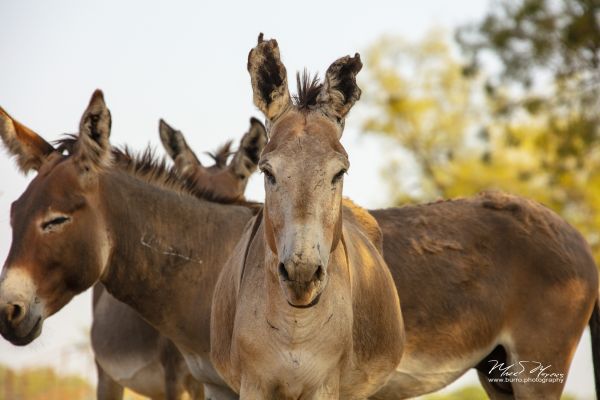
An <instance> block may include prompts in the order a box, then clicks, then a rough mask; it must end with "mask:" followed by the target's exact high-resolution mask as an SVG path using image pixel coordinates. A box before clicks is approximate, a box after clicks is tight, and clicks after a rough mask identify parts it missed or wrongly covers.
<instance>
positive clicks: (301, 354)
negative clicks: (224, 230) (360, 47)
mask: <svg viewBox="0 0 600 400" xmlns="http://www.w3.org/2000/svg"><path fill="white" fill-rule="evenodd" d="M361 67H362V64H361V61H360V57H359V56H358V54H357V55H356V56H355V57H343V58H340V59H339V60H337V61H335V62H334V63H333V64H332V65H331V66H330V67H329V69H328V70H327V74H326V78H325V84H324V85H323V87H322V90H321V91H319V92H318V93H312V92H311V93H302V94H300V96H299V99H298V101H297V102H295V103H294V102H292V99H291V96H290V94H289V91H288V85H287V74H286V69H285V67H284V65H283V64H282V63H281V60H280V59H279V49H278V46H277V42H276V41H275V40H269V41H263V40H262V35H261V36H260V37H259V40H258V45H257V46H256V47H255V48H254V49H252V50H251V52H250V55H249V56H248V71H249V72H250V77H251V80H252V88H253V91H254V103H255V104H256V106H258V108H259V109H260V110H261V111H262V112H263V113H264V114H265V116H266V117H267V123H268V126H269V142H268V143H267V146H266V147H265V149H264V151H263V153H262V155H261V158H260V162H259V167H260V169H261V171H262V172H263V173H264V175H265V192H266V197H265V206H264V209H263V211H262V212H261V213H260V214H259V216H257V217H256V218H255V220H254V222H253V223H252V224H251V225H249V226H248V228H247V229H246V232H245V234H244V236H243V238H242V240H240V242H239V243H238V245H237V247H236V249H235V251H234V252H233V255H232V257H231V258H230V259H229V261H228V262H227V264H226V266H225V267H224V268H223V271H222V272H221V276H220V278H219V281H218V283H217V287H216V288H215V291H214V297H213V309H212V318H211V356H212V360H213V363H214V365H215V367H216V368H217V370H218V371H219V373H220V374H221V375H222V376H223V378H224V379H225V380H226V381H227V383H228V384H229V385H230V386H231V387H232V388H233V389H234V390H235V391H236V392H238V393H239V394H240V399H242V400H248V399H349V400H350V399H366V398H367V397H368V396H370V395H371V394H373V393H375V392H376V391H377V389H379V388H380V387H381V386H382V385H383V384H384V383H385V382H386V380H387V378H388V377H389V376H390V374H391V373H392V372H393V371H394V370H395V368H396V366H397V365H398V363H399V362H400V358H401V356H402V349H403V342H404V329H403V325H402V314H401V312H400V303H399V300H398V294H397V291H396V288H395V287H394V283H393V280H392V277H391V274H390V272H389V270H388V268H387V266H386V264H385V262H384V261H383V258H382V256H381V253H380V251H381V247H380V246H381V234H380V232H379V228H378V227H377V224H376V223H375V221H374V220H373V219H372V218H371V217H369V216H368V214H367V213H366V212H364V210H362V209H360V208H358V207H356V206H345V205H344V203H345V202H343V201H342V187H343V178H344V174H345V173H346V171H347V169H348V168H349V162H348V156H347V155H346V151H345V150H344V148H343V146H342V145H341V143H340V141H339V140H340V137H341V136H342V132H343V127H344V118H345V117H346V115H347V114H348V112H349V111H350V109H351V108H352V106H353V105H354V102H355V101H356V100H357V99H358V98H359V96H360V89H359V88H358V86H357V85H356V80H355V79H356V78H355V77H356V74H357V73H358V71H360V69H361ZM312 96H316V98H317V100H316V104H314V105H313V104H312V101H311V100H310V99H311V98H312Z"/></svg>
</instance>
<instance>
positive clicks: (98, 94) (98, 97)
mask: <svg viewBox="0 0 600 400" xmlns="http://www.w3.org/2000/svg"><path fill="white" fill-rule="evenodd" d="M98 101H101V102H102V103H104V93H102V90H100V89H96V90H94V93H93V94H92V98H91V100H90V104H92V103H96V102H98Z"/></svg>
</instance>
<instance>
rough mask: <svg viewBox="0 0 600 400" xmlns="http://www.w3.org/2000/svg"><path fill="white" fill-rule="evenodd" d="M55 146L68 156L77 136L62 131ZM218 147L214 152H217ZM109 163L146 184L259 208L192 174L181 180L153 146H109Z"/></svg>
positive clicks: (212, 199)
mask: <svg viewBox="0 0 600 400" xmlns="http://www.w3.org/2000/svg"><path fill="white" fill-rule="evenodd" d="M55 145H56V148H57V150H58V151H59V152H60V153H64V152H66V153H67V154H66V156H67V157H69V156H71V155H72V154H73V152H74V151H75V149H76V146H77V135H73V134H66V135H65V136H64V137H63V138H61V139H59V140H57V141H56V142H55ZM223 147H225V146H223ZM222 149H223V148H222ZM222 149H220V150H222ZM220 150H219V152H218V153H220ZM112 166H113V167H114V168H117V169H119V170H121V171H124V172H126V173H128V174H129V175H132V176H135V177H136V178H138V179H141V180H143V181H145V182H147V183H149V184H152V185H156V186H158V187H161V188H163V189H166V190H173V191H177V192H181V193H187V194H189V195H192V196H194V197H197V198H200V199H204V200H206V201H210V202H213V203H221V204H237V205H242V206H246V207H249V208H251V209H254V210H255V211H256V210H258V208H260V205H259V204H258V203H254V202H249V201H246V200H244V199H240V198H237V197H236V198H229V197H225V196H220V195H218V194H216V193H215V192H214V191H212V190H211V189H210V188H206V187H202V186H201V185H199V184H198V182H196V180H195V179H194V178H193V177H188V178H183V179H182V178H181V177H180V176H179V175H178V174H177V173H176V172H175V170H174V169H173V167H171V166H169V165H168V164H167V161H166V159H165V158H164V157H159V156H157V155H156V154H155V151H154V149H153V148H151V147H150V146H148V147H147V148H146V149H145V150H144V151H143V152H141V153H135V152H133V151H132V150H131V149H129V148H128V147H127V146H124V147H123V148H117V147H113V148H112Z"/></svg>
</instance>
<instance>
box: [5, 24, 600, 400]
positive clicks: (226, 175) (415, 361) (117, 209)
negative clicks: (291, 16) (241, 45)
mask: <svg viewBox="0 0 600 400" xmlns="http://www.w3.org/2000/svg"><path fill="white" fill-rule="evenodd" d="M247 68H248V71H249V73H250V78H251V79H250V80H251V87H252V93H253V99H254V104H255V105H256V106H257V107H258V109H259V110H260V111H261V112H262V113H263V114H264V117H265V121H266V124H265V125H263V124H262V123H261V122H259V121H258V120H257V119H254V118H253V119H251V120H250V128H249V130H248V132H247V133H246V134H245V135H244V136H243V138H242V139H241V141H240V143H239V146H238V148H237V150H236V151H232V150H231V143H228V144H227V145H225V146H224V147H223V148H221V149H220V150H219V151H218V152H217V153H215V154H213V159H214V165H212V166H210V167H207V166H205V165H202V164H201V163H200V161H199V160H198V158H197V157H196V155H195V154H194V152H193V150H192V149H190V148H189V146H188V145H187V143H186V140H185V138H184V136H183V135H182V133H181V132H179V131H177V130H175V129H173V128H172V127H170V126H169V125H168V124H167V123H165V122H164V121H162V120H161V121H160V129H159V131H160V138H161V140H162V143H163V145H164V147H165V149H166V152H167V153H168V155H169V156H170V158H171V159H172V161H173V162H172V163H166V162H165V161H164V159H162V158H158V157H156V156H155V155H154V153H153V152H152V151H150V150H147V151H145V152H142V153H136V152H134V151H131V150H129V149H127V148H117V147H113V146H112V145H111V143H110V141H109V136H110V130H111V114H110V112H109V109H108V108H107V106H106V103H105V101H104V96H103V94H102V92H100V91H99V90H97V91H96V92H94V94H93V95H92V98H91V101H90V103H89V106H88V107H87V109H86V110H85V112H84V114H83V117H82V119H81V123H80V126H79V133H78V134H77V135H71V136H67V137H64V138H63V139H61V140H59V141H58V142H56V143H54V144H50V143H48V142H47V141H46V140H44V139H43V138H42V137H41V136H39V135H38V134H36V133H35V132H33V131H32V130H31V129H29V128H27V127H26V126H25V125H23V124H21V123H20V122H18V121H16V120H15V119H13V118H12V117H11V116H10V115H9V114H8V113H7V112H5V111H4V110H3V109H2V108H0V137H1V139H2V142H3V144H4V146H5V147H6V149H7V150H8V152H9V153H10V154H11V155H13V156H14V157H15V158H16V161H17V164H18V166H19V168H20V170H21V171H23V172H28V171H30V170H35V171H36V172H37V174H36V175H35V177H34V178H33V180H32V181H31V182H30V183H29V186H28V187H27V189H26V190H25V191H24V192H23V194H22V195H21V196H20V197H19V198H18V199H17V200H15V201H14V202H13V204H12V206H11V210H10V222H11V226H12V232H13V236H12V243H11V247H10V250H9V253H8V256H7V258H6V261H5V263H4V267H3V270H2V275H1V276H0V333H1V334H2V336H3V337H4V338H5V339H6V340H8V341H10V342H11V343H13V344H15V345H27V344H29V343H31V342H32V341H33V340H34V339H35V338H37V337H38V336H39V335H40V333H41V331H42V325H43V322H44V320H45V319H46V318H48V317H50V316H52V315H53V314H54V313H56V312H58V311H59V310H60V309H61V308H62V307H64V306H65V305H66V304H67V303H68V302H69V301H70V300H71V299H72V298H73V297H74V296H75V295H77V294H79V293H81V292H83V291H85V290H86V289H88V288H90V287H93V326H92V333H91V335H92V346H93V349H94V354H95V359H96V364H97V369H98V387H97V398H98V399H100V400H109V399H111V400H112V399H115V400H116V399H122V398H123V390H124V388H130V389H132V390H134V391H136V392H139V393H140V394H143V395H145V396H148V397H150V398H152V399H168V400H174V399H179V398H181V396H184V395H186V396H189V397H190V398H192V399H203V398H204V399H212V400H221V399H237V398H240V399H245V400H246V399H248V400H255V399H286V400H287V399H289V400H292V399H293V400H311V399H344V400H345V399H367V398H368V399H404V398H411V397H415V396H419V395H423V394H426V393H430V392H433V391H435V390H438V389H440V388H443V387H444V386H446V385H448V384H449V383H451V382H453V381H454V380H456V379H458V378H459V377H460V376H461V375H463V374H464V373H465V372H467V371H468V370H469V369H471V368H474V369H476V370H477V373H478V375H479V379H480V382H481V384H482V386H483V388H484V389H485V391H486V392H487V394H488V395H489V397H490V398H492V399H510V398H515V399H559V398H560V396H561V393H562V391H563V388H564V384H565V380H566V378H567V374H568V370H569V366H570V363H571V360H572V357H573V354H574V352H575V349H576V347H577V345H578V342H579V340H580V338H581V335H582V333H583V331H584V329H585V328H586V326H588V325H589V327H590V332H591V341H592V354H593V360H594V377H595V381H596V387H597V390H598V388H600V308H599V307H600V306H599V296H598V295H599V290H598V273H597V268H596V264H595V262H594V260H593V257H592V254H591V251H590V248H589V246H588V244H587V243H586V241H585V240H584V238H583V237H582V236H581V234H580V233H579V232H577V231H576V230H575V229H574V228H573V227H572V226H570V225H569V224H568V223H567V222H565V221H564V220H563V219H562V218H560V217H559V216H558V215H556V214H555V213H554V212H552V211H551V210H549V209H548V208H546V207H544V206H543V205H540V204H538V203H536V202H534V201H531V200H528V199H524V198H521V197H517V196H513V195H509V194H505V193H500V192H486V193H482V194H480V195H478V196H475V197H471V198H464V199H457V200H452V201H439V202H435V203H430V204H423V205H415V206H405V207H398V208H388V209H379V210H366V209H363V208H361V207H360V206H358V205H356V204H355V203H353V202H352V201H350V200H348V199H346V198H344V197H343V196H342V187H343V180H344V175H345V173H346V172H347V170H348V169H349V167H350V163H349V161H348V160H349V156H348V154H347V153H346V151H345V150H344V147H343V146H342V144H341V142H340V139H341V136H342V133H343V130H344V120H345V118H346V116H347V115H348V113H349V111H350V109H351V108H352V106H353V105H354V103H355V102H356V101H358V100H359V98H360V94H361V91H360V89H359V87H358V86H357V84H356V75H357V74H358V72H359V71H360V70H361V68H362V63H361V60H360V57H359V55H358V54H356V55H355V56H353V57H350V56H346V57H342V58H340V59H338V60H336V61H335V62H334V63H333V64H331V66H330V67H329V68H328V69H327V71H326V74H325V75H324V78H323V79H322V81H321V80H318V79H316V78H312V79H311V78H310V77H308V76H306V75H305V76H303V77H300V76H298V89H297V95H296V96H291V95H290V92H289V89H288V81H287V72H286V68H285V66H284V65H283V63H282V62H281V58H280V52H279V47H278V44H277V42H276V41H275V40H265V39H263V36H262V34H261V35H260V36H259V39H258V43H257V45H256V46H255V47H254V48H253V49H252V50H251V51H250V53H249V55H248V65H247ZM257 168H258V169H260V170H261V171H262V173H263V175H264V187H265V199H264V203H255V202H249V201H246V200H245V198H244V190H245V187H246V183H247V181H248V178H249V176H250V175H251V174H252V173H253V172H254V171H255V170H256V169H257ZM65 329H66V327H65Z"/></svg>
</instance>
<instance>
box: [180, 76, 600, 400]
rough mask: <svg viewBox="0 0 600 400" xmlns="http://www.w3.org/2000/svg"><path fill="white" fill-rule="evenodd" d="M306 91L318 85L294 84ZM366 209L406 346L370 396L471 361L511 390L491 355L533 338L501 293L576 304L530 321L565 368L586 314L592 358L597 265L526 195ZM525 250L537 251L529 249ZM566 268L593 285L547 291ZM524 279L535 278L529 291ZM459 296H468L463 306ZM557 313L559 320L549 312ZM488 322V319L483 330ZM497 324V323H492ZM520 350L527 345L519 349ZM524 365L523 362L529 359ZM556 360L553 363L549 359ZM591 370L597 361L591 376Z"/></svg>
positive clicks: (502, 355)
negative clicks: (379, 240)
mask: <svg viewBox="0 0 600 400" xmlns="http://www.w3.org/2000/svg"><path fill="white" fill-rule="evenodd" d="M302 82H308V80H306V79H303V80H302ZM308 90H316V89H309V88H303V89H301V90H300V91H303V92H307V91H308ZM198 167H199V166H198ZM190 168H195V167H194V166H190ZM369 212H370V214H371V215H372V216H373V217H375V219H376V220H377V222H378V224H379V226H380V227H381V229H382V232H383V248H384V249H385V251H384V259H385V261H386V262H387V264H388V266H389V267H390V270H391V272H392V275H393V276H394V281H395V283H396V286H397V288H398V292H399V295H400V298H401V301H402V315H403V318H404V324H405V328H406V342H405V350H404V355H403V358H402V360H401V362H400V366H399V368H398V371H397V373H395V374H394V375H393V376H392V378H391V379H390V380H389V381H388V383H387V384H386V386H385V387H384V388H383V389H382V390H381V391H380V392H379V393H378V394H377V395H376V396H374V397H373V398H377V399H400V398H406V397H414V396H420V395H423V394H426V393H429V392H432V391H435V390H437V389H440V388H442V387H443V386H446V385H447V384H449V383H451V382H452V381H453V380H455V379H457V378H458V377H459V376H461V375H462V374H463V373H464V372H466V370H468V369H469V368H476V369H477V370H478V373H479V376H480V379H481V382H482V384H483V385H484V387H485V389H486V390H487V392H488V394H489V395H490V397H492V398H502V397H511V396H510V394H511V393H512V394H513V395H514V391H513V387H512V386H511V385H510V384H506V383H502V382H491V380H494V381H495V380H498V378H500V376H498V373H499V370H498V368H497V367H496V368H494V366H496V362H494V361H493V360H496V361H497V362H498V365H500V363H503V364H504V366H507V365H510V364H512V363H514V362H516V361H520V360H521V359H522V360H524V359H525V358H533V357H534V356H533V355H532V354H530V350H529V349H532V348H534V346H533V343H532V341H537V338H536V339H535V340H534V339H533V338H528V337H527V336H526V335H525V334H524V333H519V331H522V332H530V331H531V330H532V329H533V328H532V327H530V326H529V325H530V324H531V322H529V321H528V318H527V316H526V315H523V317H522V320H521V321H520V322H519V323H518V324H515V325H514V326H512V327H510V322H509V320H510V319H513V318H515V311H511V312H510V313H509V312H507V311H506V307H507V305H506V303H505V302H508V303H510V302H514V303H519V302H521V303H523V304H525V303H528V304H527V307H529V308H530V309H529V310H528V312H531V313H532V314H533V315H540V314H543V313H544V309H545V308H546V306H550V305H552V304H554V305H552V306H557V307H560V308H563V307H566V308H570V309H572V310H576V309H579V310H581V312H577V313H569V314H570V315H569V320H568V321H567V320H566V319H565V318H563V316H562V315H559V316H553V317H548V321H540V320H538V321H537V322H536V324H537V323H539V324H540V325H539V327H537V328H536V329H538V330H539V331H540V332H541V331H551V332H552V335H555V340H558V335H561V336H562V339H561V340H562V341H563V342H565V343H570V345H569V346H560V347H559V348H558V350H559V351H558V354H555V353H556V352H555V350H554V349H555V348H554V347H550V348H547V349H544V357H546V358H545V359H547V360H549V361H547V363H548V364H552V366H553V368H552V369H553V370H559V369H560V370H562V371H563V372H564V371H566V370H567V369H568V366H569V365H570V357H571V355H572V354H573V352H574V350H575V348H574V346H575V345H576V343H577V341H578V338H579V337H580V335H581V333H582V332H581V329H582V327H583V326H584V325H585V323H586V321H588V319H589V324H590V328H591V333H592V345H593V349H592V350H593V351H592V354H593V355H594V357H595V359H596V362H595V365H598V364H597V361H598V360H597V359H598V357H600V348H599V347H598V343H599V333H600V313H599V312H598V311H599V310H598V306H597V305H594V308H593V312H592V316H591V317H589V316H588V314H587V311H586V310H587V309H588V307H589V301H590V299H593V298H594V296H595V293H594V292H593V288H594V279H595V278H594V275H595V273H594V271H595V266H594V264H593V262H592V261H591V254H590V250H589V248H588V246H587V245H586V243H585V241H584V240H583V238H582V237H581V236H580V235H579V234H578V233H577V232H576V231H575V230H574V229H573V228H571V227H570V226H569V225H568V224H566V223H565V222H564V221H563V220H561V219H560V218H559V217H558V216H557V215H555V214H554V213H552V212H550V211H549V210H548V209H546V208H544V207H542V206H540V205H539V204H537V203H535V202H533V201H529V200H525V199H522V198H519V197H516V196H511V195H508V194H503V193H499V192H486V193H482V194H480V195H479V196H476V197H473V198H467V199H457V200H452V201H440V202H435V203H429V204H422V205H416V206H405V207H402V208H389V209H385V210H370V211H369ZM544 226H548V227H552V228H551V229H546V228H544ZM511 241H512V242H514V243H522V245H520V246H515V245H510V247H511V249H510V252H511V253H516V252H517V251H519V252H520V253H516V255H515V256H514V257H515V258H514V260H513V261H510V262H509V258H508V257H507V256H505V252H507V248H508V245H507V244H506V243H510V242H511ZM554 243H558V246H555V245H554ZM527 253H530V254H535V253H537V254H539V255H544V256H543V257H542V256H540V257H537V258H536V257H531V256H529V257H527ZM569 253H570V254H569ZM516 263H518V264H516ZM517 268H519V269H521V272H522V273H523V276H524V277H527V280H526V282H524V283H519V282H518V281H516V279H519V278H514V277H513V278H511V277H509V276H508V274H509V273H510V271H511V269H517ZM570 268H576V270H577V271H579V272H578V275H579V278H578V281H580V282H579V284H582V285H583V286H584V287H585V286H587V288H588V289H590V288H591V289H590V290H586V291H583V292H581V293H579V292H577V291H573V290H569V289H568V285H565V290H563V291H562V292H560V293H559V295H554V296H552V297H549V293H550V292H551V291H556V290H558V289H553V288H552V287H553V286H554V284H552V285H551V284H550V282H547V281H545V279H544V275H545V274H548V273H549V272H550V271H553V273H557V274H564V273H565V272H566V271H563V270H565V269H570ZM561 271H562V272H561ZM515 272H516V271H515ZM488 280H489V282H488ZM567 281H568V279H567ZM586 281H587V285H586V284H585V283H586ZM500 282H503V285H506V286H508V287H510V286H515V287H517V288H518V287H519V286H520V285H521V284H522V285H528V287H529V299H527V300H525V299H522V300H519V298H518V296H519V293H514V289H507V290H502V291H499V289H498V287H497V286H496V285H497V284H499V283H500ZM532 282H534V283H535V284H536V286H537V289H536V290H534V286H532ZM565 284H566V282H565ZM559 287H560V286H559ZM523 290H524V289H523ZM511 293H513V294H512V295H511ZM504 295H508V297H507V299H506V300H502V298H501V297H500V296H504ZM580 296H581V298H580ZM534 298H540V299H543V300H542V301H538V302H537V303H536V302H534V301H532V300H531V299H534ZM465 305H468V309H469V313H468V314H467V313H466V312H465ZM523 312H525V311H524V310H523ZM558 317H560V319H561V321H560V324H559V323H558V322H557V321H553V318H558ZM494 319H496V320H494ZM459 321H460V322H459ZM526 322H527V324H526ZM488 324H493V325H495V326H496V328H495V329H491V330H490V329H483V328H484V327H485V326H487V325H488ZM498 326H502V327H503V328H501V330H498V328H497V327H498ZM556 326H562V327H564V330H562V329H561V330H560V331H556ZM441 327H443V329H440V328H441ZM447 332H452V335H448V334H447ZM499 332H503V334H504V335H506V337H513V336H514V337H515V339H516V340H515V339H511V340H510V341H509V340H506V338H505V337H502V336H501V335H499ZM517 349H519V353H517ZM507 351H508V352H509V354H510V356H509V354H507ZM536 351H539V350H536ZM522 352H525V354H523V355H521V353H522ZM548 356H550V358H547V357H548ZM565 357H568V358H567V359H565ZM557 363H558V364H557ZM524 365H526V366H528V367H530V368H529V370H531V369H534V368H535V367H536V365H537V364H536V363H529V365H527V364H524ZM556 365H560V366H559V367H558V368H556V367H555V366H556ZM449 366H450V368H448V367H449ZM545 366H546V364H544V367H545ZM492 369H493V371H492V373H491V374H490V373H489V371H490V370H492ZM597 371H598V368H597V367H595V373H596V376H598V374H597ZM544 373H548V371H547V370H546V371H545V372H544ZM560 373H561V374H562V372H560ZM564 378H566V376H565V377H564ZM564 378H563V381H564ZM501 380H502V379H501ZM517 383H518V382H515V384H517ZM533 385H535V383H534V382H529V383H528V384H527V386H529V388H527V387H521V386H523V385H517V391H518V392H519V393H520V394H521V396H520V397H524V396H525V394H526V393H523V391H525V390H528V391H532V392H533V393H534V394H535V395H536V396H537V393H536V392H535V391H534V390H535V388H533ZM549 385H550V383H548V382H546V383H545V384H543V385H540V387H539V388H538V389H537V390H542V392H541V394H540V395H539V396H538V397H540V396H541V397H544V398H546V397H548V398H551V397H552V396H553V395H554V394H555V395H556V396H558V394H559V393H560V392H561V391H562V389H560V390H559V388H560V387H559V386H555V387H551V385H550V386H549ZM598 387H600V385H598ZM598 398H600V395H599V396H598Z"/></svg>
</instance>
